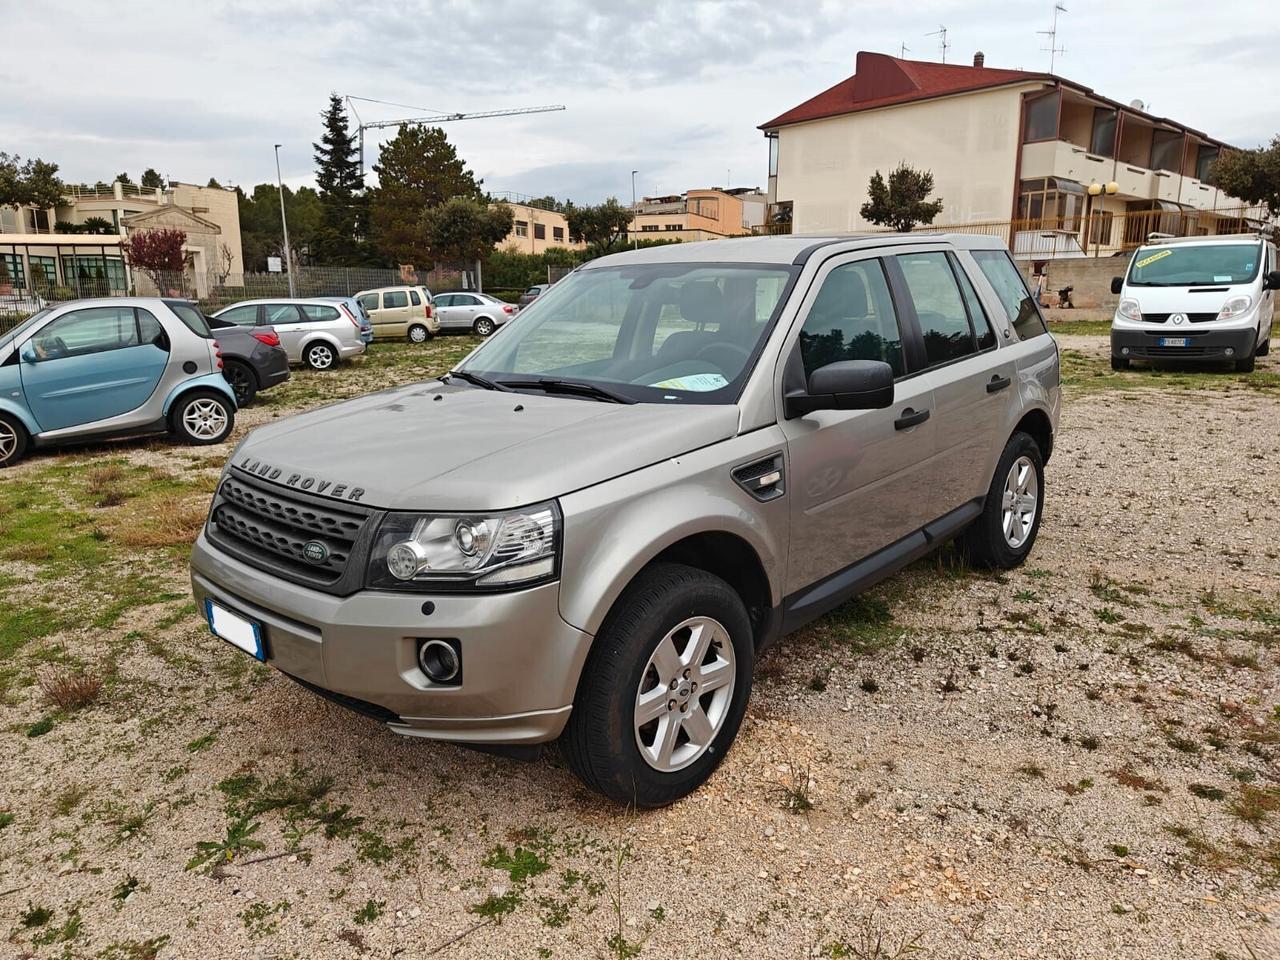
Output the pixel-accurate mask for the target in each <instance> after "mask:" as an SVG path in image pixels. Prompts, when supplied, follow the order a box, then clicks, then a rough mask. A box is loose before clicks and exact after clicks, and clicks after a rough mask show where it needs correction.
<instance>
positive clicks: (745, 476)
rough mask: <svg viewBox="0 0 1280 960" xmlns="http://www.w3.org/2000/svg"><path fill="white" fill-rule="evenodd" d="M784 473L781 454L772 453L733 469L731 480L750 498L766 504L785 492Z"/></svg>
mask: <svg viewBox="0 0 1280 960" xmlns="http://www.w3.org/2000/svg"><path fill="white" fill-rule="evenodd" d="M785 473H786V471H785V468H784V466H783V463H782V454H781V453H774V454H771V455H769V456H767V457H765V458H763V459H761V460H754V461H752V462H751V463H747V464H744V465H742V466H741V467H737V468H735V469H734V471H733V480H734V482H735V483H736V484H737V485H738V486H740V487H741V488H742V489H743V490H745V491H747V493H749V494H751V496H753V497H755V498H756V499H757V500H759V501H760V502H762V503H767V502H768V501H770V500H776V499H777V498H778V497H780V496H782V495H783V494H784V493H785V492H786V482H785V480H786V477H785Z"/></svg>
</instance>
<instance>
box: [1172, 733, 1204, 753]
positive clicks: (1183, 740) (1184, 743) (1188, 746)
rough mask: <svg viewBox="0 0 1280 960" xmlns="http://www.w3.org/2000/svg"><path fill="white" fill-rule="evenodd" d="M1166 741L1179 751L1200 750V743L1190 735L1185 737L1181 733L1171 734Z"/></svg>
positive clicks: (1195, 751)
mask: <svg viewBox="0 0 1280 960" xmlns="http://www.w3.org/2000/svg"><path fill="white" fill-rule="evenodd" d="M1166 742H1167V743H1168V744H1169V746H1171V747H1173V749H1175V750H1177V751H1178V752H1179V753H1188V754H1194V753H1199V752H1200V744H1198V743H1196V742H1195V741H1194V740H1192V739H1191V738H1190V737H1184V736H1182V735H1180V734H1176V733H1175V734H1170V735H1169V737H1168V739H1167V741H1166Z"/></svg>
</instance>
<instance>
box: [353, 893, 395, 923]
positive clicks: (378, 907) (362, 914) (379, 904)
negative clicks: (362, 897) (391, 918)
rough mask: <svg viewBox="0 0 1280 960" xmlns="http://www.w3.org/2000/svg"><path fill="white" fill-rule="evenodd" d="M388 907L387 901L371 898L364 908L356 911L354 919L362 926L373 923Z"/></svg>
mask: <svg viewBox="0 0 1280 960" xmlns="http://www.w3.org/2000/svg"><path fill="white" fill-rule="evenodd" d="M386 905H387V903H386V901H385V900H374V899H373V898H372V897H371V898H369V899H368V900H366V901H365V902H364V906H363V907H361V908H360V909H359V910H357V911H356V914H355V918H354V919H355V921H356V923H358V924H360V925H361V926H363V925H365V924H368V923H373V922H374V921H375V920H377V919H378V918H379V917H380V916H382V911H383V909H384V908H385V907H386Z"/></svg>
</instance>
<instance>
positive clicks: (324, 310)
mask: <svg viewBox="0 0 1280 960" xmlns="http://www.w3.org/2000/svg"><path fill="white" fill-rule="evenodd" d="M302 312H303V314H304V315H305V316H306V318H307V319H308V320H313V321H320V320H339V319H341V318H342V315H341V314H340V313H338V308H337V307H324V306H321V305H319V304H315V303H306V304H303V305H302Z"/></svg>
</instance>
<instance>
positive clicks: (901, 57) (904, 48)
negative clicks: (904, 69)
mask: <svg viewBox="0 0 1280 960" xmlns="http://www.w3.org/2000/svg"><path fill="white" fill-rule="evenodd" d="M910 52H911V48H910V47H908V46H907V45H906V44H905V43H903V44H901V49H900V50H899V51H898V59H899V60H905V59H907V54H908V53H910Z"/></svg>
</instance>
